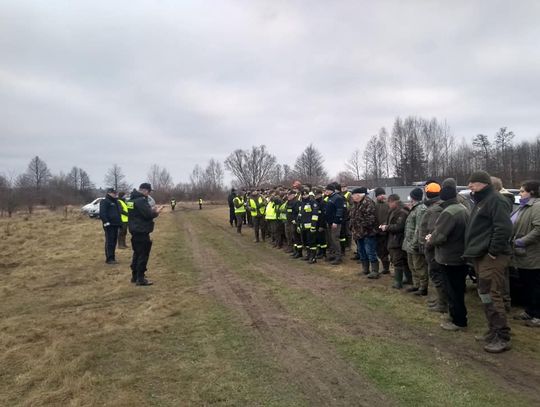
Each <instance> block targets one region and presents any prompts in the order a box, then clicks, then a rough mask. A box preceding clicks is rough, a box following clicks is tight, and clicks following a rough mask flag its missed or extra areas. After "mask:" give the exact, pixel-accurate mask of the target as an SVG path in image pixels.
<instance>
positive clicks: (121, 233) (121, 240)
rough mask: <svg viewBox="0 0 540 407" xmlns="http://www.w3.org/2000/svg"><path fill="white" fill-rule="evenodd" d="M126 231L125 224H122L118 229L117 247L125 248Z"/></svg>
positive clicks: (126, 225) (126, 226)
mask: <svg viewBox="0 0 540 407" xmlns="http://www.w3.org/2000/svg"><path fill="white" fill-rule="evenodd" d="M127 230H128V224H127V222H123V223H122V226H121V227H120V228H118V247H121V248H124V249H125V248H126V247H127V246H126V235H127Z"/></svg>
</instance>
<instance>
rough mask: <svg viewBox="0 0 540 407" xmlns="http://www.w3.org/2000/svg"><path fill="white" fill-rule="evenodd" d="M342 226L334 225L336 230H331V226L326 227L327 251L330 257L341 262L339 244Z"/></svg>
mask: <svg viewBox="0 0 540 407" xmlns="http://www.w3.org/2000/svg"><path fill="white" fill-rule="evenodd" d="M341 227H342V225H339V224H336V228H333V227H332V226H331V225H328V229H327V230H328V236H327V237H328V251H329V253H328V254H329V255H330V257H335V258H336V259H337V260H341V256H342V254H341V244H340V235H341Z"/></svg>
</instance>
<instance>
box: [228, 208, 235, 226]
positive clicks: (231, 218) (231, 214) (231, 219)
mask: <svg viewBox="0 0 540 407" xmlns="http://www.w3.org/2000/svg"><path fill="white" fill-rule="evenodd" d="M229 223H230V224H231V226H232V225H233V223H234V224H235V225H236V214H235V213H234V206H229Z"/></svg>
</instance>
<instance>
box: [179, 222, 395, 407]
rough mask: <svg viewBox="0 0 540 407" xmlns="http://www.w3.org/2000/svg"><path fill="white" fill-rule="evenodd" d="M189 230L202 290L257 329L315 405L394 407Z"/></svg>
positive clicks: (295, 382) (308, 327) (262, 289)
mask: <svg viewBox="0 0 540 407" xmlns="http://www.w3.org/2000/svg"><path fill="white" fill-rule="evenodd" d="M188 219H189V218H188ZM185 231H186V234H187V237H189V239H186V240H189V241H190V244H191V250H192V252H193V255H194V258H195V262H196V264H199V265H200V266H199V267H200V270H201V273H202V275H203V276H204V285H203V291H205V292H207V293H211V294H212V295H213V296H215V297H216V298H217V299H218V300H219V301H220V302H221V303H223V304H225V305H227V306H229V307H231V308H233V309H234V310H235V311H236V312H237V313H238V316H239V317H240V318H241V319H242V320H243V321H244V322H245V323H246V324H248V325H250V326H251V327H253V329H254V330H255V331H256V332H257V334H258V336H259V338H260V340H261V341H262V343H263V344H264V348H265V349H266V351H267V352H269V353H270V354H271V355H272V356H273V357H274V358H275V359H277V360H278V361H279V363H280V365H281V366H282V367H283V373H284V374H286V375H287V377H288V379H289V381H290V382H292V383H294V384H295V385H296V386H297V388H298V389H299V390H300V391H301V392H302V394H303V395H304V396H305V398H306V399H307V400H309V402H310V404H318V405H343V406H373V405H376V404H379V405H385V406H389V405H393V404H394V403H393V402H392V401H391V400H390V399H389V398H388V397H386V396H384V395H383V394H381V393H380V392H378V391H377V390H376V389H375V387H374V385H373V384H372V383H371V382H370V381H369V380H367V379H366V378H365V377H362V376H361V375H360V374H359V373H358V372H356V371H355V370H354V369H353V368H352V367H351V366H349V365H348V364H347V363H346V362H345V361H343V360H342V359H341V358H340V357H339V356H338V355H337V353H336V352H335V351H334V350H333V349H332V347H331V346H329V344H327V343H326V342H325V340H324V339H323V338H321V336H320V335H318V334H317V333H316V332H315V331H314V330H313V329H312V328H311V327H310V326H309V325H307V324H306V323H305V322H303V321H300V320H298V319H295V318H293V317H291V316H290V315H288V314H287V312H286V311H285V309H284V308H283V307H282V306H281V305H280V304H279V302H277V301H276V300H275V298H273V296H272V295H271V293H270V292H269V291H268V290H265V289H264V288H262V287H258V286H256V285H255V284H252V283H250V282H248V281H245V280H243V279H241V278H239V277H238V276H237V275H236V274H235V273H234V272H233V271H231V270H229V269H228V268H227V267H225V266H223V265H222V264H220V261H219V258H220V257H219V254H218V253H216V251H215V250H213V249H212V248H211V247H209V246H208V245H204V244H201V241H200V238H201V237H200V236H199V234H198V232H197V230H196V229H194V228H193V227H192V225H191V224H190V223H189V222H188V223H187V225H186V229H185Z"/></svg>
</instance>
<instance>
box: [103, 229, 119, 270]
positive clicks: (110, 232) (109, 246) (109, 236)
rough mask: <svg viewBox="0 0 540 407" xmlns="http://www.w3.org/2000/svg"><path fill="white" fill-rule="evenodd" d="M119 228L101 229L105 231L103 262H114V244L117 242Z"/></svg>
mask: <svg viewBox="0 0 540 407" xmlns="http://www.w3.org/2000/svg"><path fill="white" fill-rule="evenodd" d="M119 228H120V227H119V226H112V225H109V226H107V227H103V230H104V231H105V261H112V260H115V259H116V258H115V250H116V243H117V242H118V229H119Z"/></svg>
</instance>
